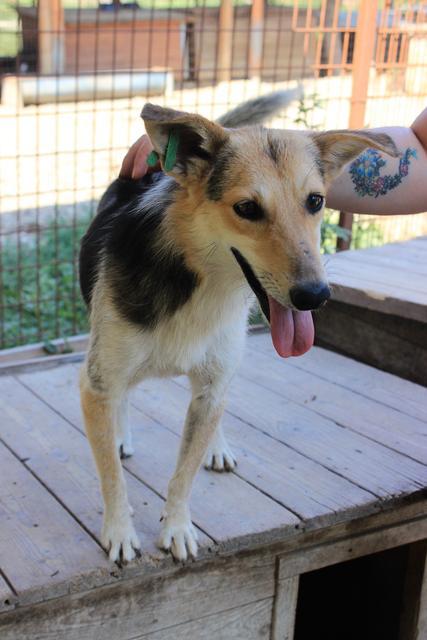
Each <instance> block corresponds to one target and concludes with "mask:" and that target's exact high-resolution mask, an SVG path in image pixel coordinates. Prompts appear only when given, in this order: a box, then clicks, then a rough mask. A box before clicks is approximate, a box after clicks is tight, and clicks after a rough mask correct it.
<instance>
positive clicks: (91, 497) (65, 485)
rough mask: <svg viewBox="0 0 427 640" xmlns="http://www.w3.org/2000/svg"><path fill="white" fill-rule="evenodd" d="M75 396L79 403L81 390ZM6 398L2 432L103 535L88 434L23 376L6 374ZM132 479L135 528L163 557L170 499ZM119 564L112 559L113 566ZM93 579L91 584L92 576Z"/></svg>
mask: <svg viewBox="0 0 427 640" xmlns="http://www.w3.org/2000/svg"><path fill="white" fill-rule="evenodd" d="M57 371H58V372H59V371H60V370H59V369H58V370H57ZM70 396H71V397H73V396H72V394H70ZM74 399H75V402H78V400H77V392H76V394H75V396H74ZM2 401H3V403H4V405H3V412H2V413H3V420H2V425H1V429H0V433H1V437H2V438H3V440H4V441H5V442H6V443H7V445H8V446H9V447H10V448H11V449H13V451H14V452H15V453H16V454H17V455H18V456H19V457H20V458H21V459H25V461H26V462H25V464H26V465H27V467H28V468H29V469H31V471H32V472H33V473H34V474H35V475H36V476H37V477H38V478H40V479H41V480H42V482H43V483H44V484H45V485H46V486H47V487H49V489H50V490H51V491H52V492H54V493H55V495H57V496H58V498H59V499H60V500H61V502H62V503H63V504H64V505H65V506H66V507H67V509H69V510H70V511H71V512H72V513H73V514H75V516H76V517H77V518H78V520H79V521H80V522H82V523H83V524H84V526H85V527H86V528H87V529H88V530H89V531H90V532H91V534H92V535H93V537H95V538H99V534H100V531H101V526H102V498H101V495H100V490H99V481H98V477H97V473H96V470H95V465H94V462H93V459H92V454H91V451H90V447H89V445H88V443H87V440H86V438H85V437H84V436H83V434H82V433H81V432H79V431H78V430H76V429H75V428H73V427H72V426H71V425H70V424H69V423H67V422H66V421H65V420H64V419H63V418H62V417H61V416H59V415H58V414H57V413H55V412H54V411H52V410H51V409H49V407H47V405H46V404H45V403H44V402H43V401H42V400H40V399H39V398H37V397H36V396H34V394H33V393H32V392H31V391H30V390H28V389H27V388H26V387H24V386H23V385H22V384H20V383H19V382H18V381H17V380H14V379H12V378H3V379H2ZM126 479H127V484H128V492H129V500H130V502H131V504H132V505H135V516H134V518H135V527H136V529H137V531H138V533H140V534H141V536H140V539H141V549H142V553H143V554H144V555H147V556H149V558H150V562H151V561H152V559H156V561H157V562H160V561H162V560H164V559H165V558H166V556H165V555H164V554H163V553H162V552H161V551H160V550H158V549H157V547H156V545H155V540H156V538H157V535H158V532H159V517H160V514H161V512H162V509H163V506H164V501H163V500H162V499H161V498H160V497H159V496H158V495H157V494H156V493H154V492H153V491H151V490H150V489H149V488H148V487H146V486H145V485H144V484H141V483H140V482H138V480H136V479H135V478H134V477H133V476H132V475H131V474H129V473H126ZM136 507H137V508H136ZM199 534H200V536H201V542H202V543H204V544H205V545H209V544H211V539H209V538H208V537H207V536H204V534H203V533H202V532H199ZM143 561H144V557H143V559H142V562H143ZM114 566H115V565H113V564H111V563H110V567H112V568H114ZM95 568H96V566H94V565H93V564H92V565H88V567H87V572H88V574H89V573H90V571H92V570H93V569H95ZM82 580H83V578H82ZM87 580H88V581H89V585H88V586H90V577H88V578H87Z"/></svg>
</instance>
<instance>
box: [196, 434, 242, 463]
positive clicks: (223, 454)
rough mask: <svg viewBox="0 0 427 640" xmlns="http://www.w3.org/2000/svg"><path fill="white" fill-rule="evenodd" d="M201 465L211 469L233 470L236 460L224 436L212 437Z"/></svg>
mask: <svg viewBox="0 0 427 640" xmlns="http://www.w3.org/2000/svg"><path fill="white" fill-rule="evenodd" d="M203 465H204V467H205V469H212V470H213V471H233V469H234V468H235V467H236V465H237V461H236V458H235V457H234V455H233V452H232V451H231V449H230V447H229V446H228V444H227V441H226V440H225V438H224V437H218V438H217V437H215V438H214V440H213V441H212V442H211V444H210V445H209V448H208V450H207V452H206V455H205V460H204V463H203Z"/></svg>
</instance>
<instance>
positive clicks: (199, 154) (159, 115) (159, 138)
mask: <svg viewBox="0 0 427 640" xmlns="http://www.w3.org/2000/svg"><path fill="white" fill-rule="evenodd" d="M141 117H142V119H143V120H144V124H145V129H146V131H147V133H148V135H149V137H150V140H151V142H152V143H153V146H154V149H155V151H156V153H157V154H158V156H159V159H160V162H161V165H162V169H163V170H164V171H165V172H166V173H168V174H170V175H172V176H173V177H174V178H176V179H177V180H178V182H182V183H186V182H188V181H189V180H191V179H192V178H196V179H200V178H201V177H202V176H203V175H204V174H205V173H207V171H208V170H209V169H210V166H211V162H212V160H213V159H214V157H215V155H216V154H217V153H218V151H219V149H220V148H221V146H222V145H223V144H224V143H225V142H226V141H227V139H228V134H227V132H226V131H225V129H223V128H222V127H221V126H219V125H217V124H215V123H214V122H210V121H209V120H207V119H206V118H203V117H202V116H199V115H194V114H191V113H185V112H183V111H175V110H174V109H166V108H164V107H158V106H157V105H154V104H149V103H148V104H146V105H145V106H144V108H143V110H142V113H141Z"/></svg>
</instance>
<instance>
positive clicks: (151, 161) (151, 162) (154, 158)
mask: <svg viewBox="0 0 427 640" xmlns="http://www.w3.org/2000/svg"><path fill="white" fill-rule="evenodd" d="M158 161H159V154H158V153H157V151H154V149H153V151H151V152H150V153H149V154H148V156H147V164H148V166H149V167H155V166H156V164H157V163H158Z"/></svg>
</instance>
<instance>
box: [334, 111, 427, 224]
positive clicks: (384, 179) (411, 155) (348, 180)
mask: <svg viewBox="0 0 427 640" xmlns="http://www.w3.org/2000/svg"><path fill="white" fill-rule="evenodd" d="M373 131H376V132H383V133H387V134H388V135H389V136H391V137H392V138H393V140H394V141H395V143H396V146H397V148H398V149H399V150H400V152H401V155H400V158H391V157H389V156H387V155H385V154H383V153H380V152H377V151H376V150H374V149H367V150H366V151H364V152H363V153H362V154H361V155H360V156H359V157H358V158H356V160H355V161H354V162H352V163H350V164H349V165H347V166H346V167H345V169H344V171H343V172H342V173H341V174H340V176H338V178H337V179H336V180H335V181H334V182H333V183H332V185H331V187H330V189H329V191H328V194H327V202H326V204H327V206H329V207H331V208H332V209H339V210H342V211H348V212H353V213H372V214H403V213H419V212H421V211H427V109H425V110H424V111H423V112H422V113H421V114H420V115H419V116H418V118H417V119H416V120H415V122H414V123H413V125H412V126H411V127H410V128H405V127H384V128H381V129H373Z"/></svg>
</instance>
